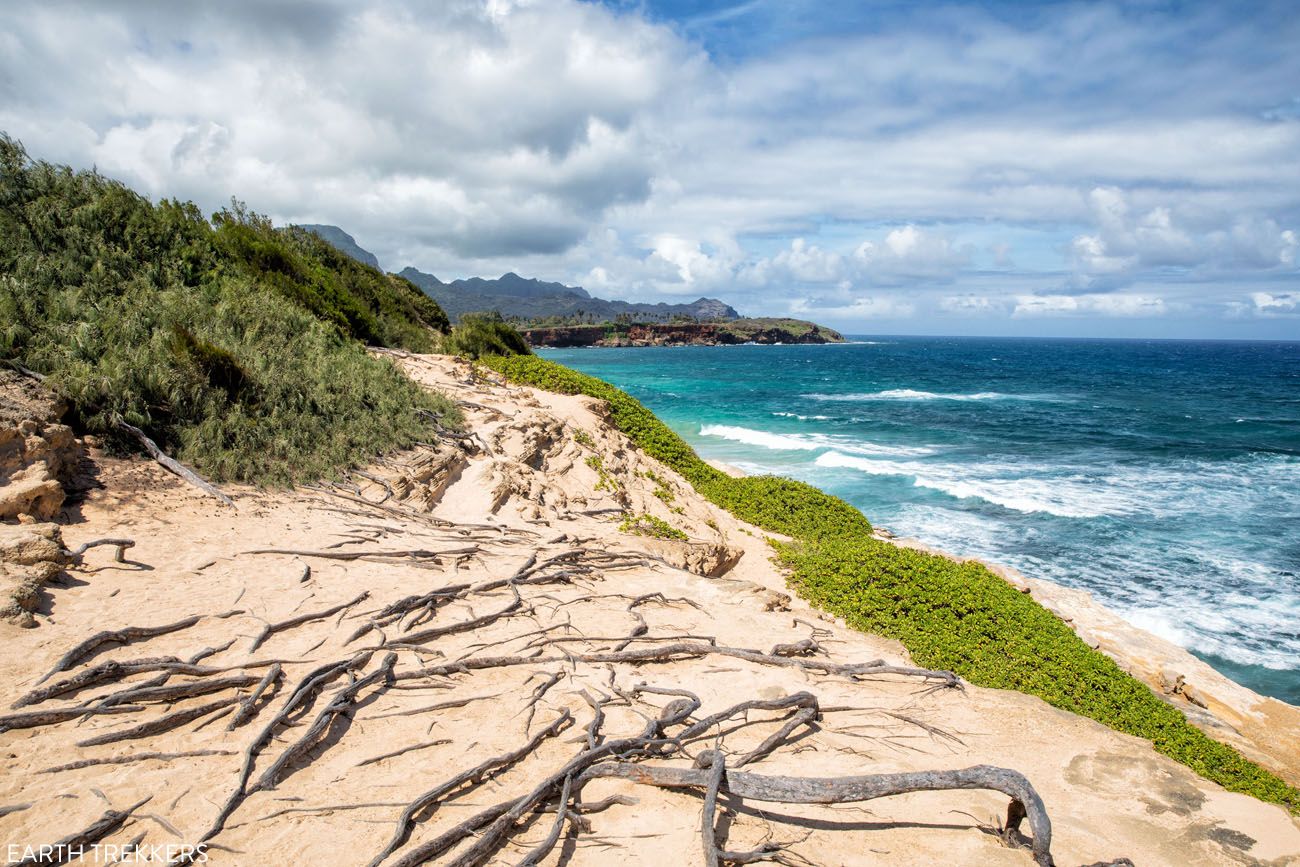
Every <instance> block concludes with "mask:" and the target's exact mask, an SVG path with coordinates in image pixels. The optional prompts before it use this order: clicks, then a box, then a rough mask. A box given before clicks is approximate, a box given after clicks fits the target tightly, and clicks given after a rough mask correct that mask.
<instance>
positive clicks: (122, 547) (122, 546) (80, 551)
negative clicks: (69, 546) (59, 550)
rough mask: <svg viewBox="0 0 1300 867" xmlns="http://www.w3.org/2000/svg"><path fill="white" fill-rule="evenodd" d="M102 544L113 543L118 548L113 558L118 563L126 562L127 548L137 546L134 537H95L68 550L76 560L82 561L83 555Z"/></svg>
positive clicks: (69, 555)
mask: <svg viewBox="0 0 1300 867" xmlns="http://www.w3.org/2000/svg"><path fill="white" fill-rule="evenodd" d="M101 545H112V546H113V547H114V548H116V549H117V550H116V551H115V552H113V560H114V562H117V563H125V562H126V549H127V548H134V547H135V540H134V539H95V540H94V541H91V542H85V543H83V544H81V545H78V546H77V547H76V548H75V549H74V550H70V551H68V552H67V554H68V557H70V558H71V559H72V560H73V561H74V562H77V563H80V562H81V558H82V556H83V555H84V554H85V553H86V552H87V551H89V550H90V549H91V548H98V547H100V546H101Z"/></svg>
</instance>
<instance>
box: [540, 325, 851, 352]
mask: <svg viewBox="0 0 1300 867" xmlns="http://www.w3.org/2000/svg"><path fill="white" fill-rule="evenodd" d="M520 333H521V334H522V335H523V336H524V339H525V340H527V341H528V343H529V345H530V346H537V347H542V346H544V347H551V348H556V349H560V348H568V347H579V346H735V345H738V344H743V343H760V344H823V343H842V342H843V341H844V337H843V335H841V334H840V333H839V332H837V331H834V330H832V329H829V328H826V327H825V326H822V325H817V324H816V323H812V322H803V321H801V320H779V319H778V320H766V319H738V320H732V321H728V322H694V323H638V324H631V325H624V324H617V323H605V324H602V325H563V326H556V327H551V328H521V329H520Z"/></svg>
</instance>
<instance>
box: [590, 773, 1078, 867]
mask: <svg viewBox="0 0 1300 867" xmlns="http://www.w3.org/2000/svg"><path fill="white" fill-rule="evenodd" d="M701 755H703V754H701ZM711 776H712V774H711V773H710V771H708V770H700V769H696V768H673V767H659V766H651V765H647V764H636V763H630V762H609V763H606V764H601V765H596V766H594V767H591V768H588V769H587V770H586V771H584V772H583V774H582V776H581V777H580V778H579V782H580V783H582V782H586V781H588V780H593V779H597V778H601V777H615V778H618V779H622V780H630V781H632V782H634V783H642V784H645V785H651V786H661V787H665V788H699V789H702V788H706V787H707V786H708V785H709V782H710V778H711ZM953 789H991V790H993V791H995V792H1001V793H1003V794H1004V795H1007V796H1008V797H1009V798H1011V804H1010V805H1009V806H1008V808H1007V823H1006V827H1007V829H1008V830H1009V831H1015V830H1016V829H1018V828H1019V827H1020V822H1021V820H1022V819H1025V818H1027V819H1028V820H1029V827H1030V830H1031V831H1032V832H1033V846H1032V850H1033V853H1034V860H1035V861H1036V862H1038V864H1039V865H1041V867H1051V865H1052V864H1053V863H1054V862H1053V861H1052V854H1051V849H1052V823H1051V820H1050V819H1049V818H1048V816H1047V810H1046V808H1045V807H1044V806H1043V801H1042V799H1041V798H1040V797H1039V796H1038V793H1037V792H1036V791H1035V790H1034V787H1033V786H1032V785H1031V784H1030V783H1029V780H1027V779H1025V777H1024V775H1023V774H1020V773H1018V772H1016V771H1012V770H1008V769H1006V768H995V767H991V766H989V765H976V766H975V767H971V768H962V769H960V770H953V771H915V772H911V773H901V774H869V775H866V776H857V777H786V776H762V775H759V774H750V773H743V772H740V771H730V770H728V771H724V774H723V791H726V792H729V793H731V794H733V795H735V796H737V797H740V798H750V799H752V800H755V801H769V802H780V803H784V804H844V803H856V802H861V801H871V800H875V799H876V798H886V797H889V796H891V795H902V794H906V793H908V792H935V791H946V790H953Z"/></svg>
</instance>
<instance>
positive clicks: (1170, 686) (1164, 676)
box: [1160, 668, 1183, 695]
mask: <svg viewBox="0 0 1300 867" xmlns="http://www.w3.org/2000/svg"><path fill="white" fill-rule="evenodd" d="M1182 689H1183V676H1182V675H1181V674H1179V673H1178V672H1176V671H1174V670H1173V669H1172V668H1166V669H1164V670H1162V671H1161V672H1160V691H1161V692H1163V693H1164V694H1165V695H1177V694H1178V693H1179V692H1181V691H1182Z"/></svg>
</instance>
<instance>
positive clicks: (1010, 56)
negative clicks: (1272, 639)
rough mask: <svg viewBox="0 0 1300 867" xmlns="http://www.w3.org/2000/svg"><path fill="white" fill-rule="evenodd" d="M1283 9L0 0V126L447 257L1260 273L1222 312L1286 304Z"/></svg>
mask: <svg viewBox="0 0 1300 867" xmlns="http://www.w3.org/2000/svg"><path fill="white" fill-rule="evenodd" d="M724 19H725V20H724ZM1298 21H1300V19H1297V18H1296V17H1295V16H1294V15H1293V14H1291V10H1290V9H1289V8H1288V7H1287V4H1283V3H1278V4H1257V5H1256V6H1254V7H1252V10H1251V11H1250V12H1249V13H1241V12H1240V11H1233V10H1231V9H1228V8H1227V7H1222V8H1221V7H1220V5H1216V4H1203V5H1194V6H1193V7H1190V8H1185V9H1184V8H1180V9H1179V10H1176V11H1171V10H1168V9H1164V8H1163V7H1159V6H1158V5H1157V6H1150V5H1149V4H1139V6H1138V7H1127V6H1121V5H1112V4H1084V5H1078V4H1066V5H1055V6H1048V7H1045V8H1043V9H1040V10H1038V11H1037V12H1035V13H1034V14H1033V15H1025V16H1020V17H1019V18H1018V19H1014V18H1012V17H1009V16H1005V15H1002V14H994V13H992V12H990V11H988V10H987V9H986V8H985V7H983V6H982V5H976V4H970V3H962V2H958V3H956V4H953V5H951V6H950V7H946V8H945V13H944V16H943V24H942V26H938V24H937V23H936V20H935V16H934V15H933V14H932V13H930V12H929V11H927V10H925V9H923V8H920V7H915V8H914V7H912V6H908V5H906V4H903V5H896V6H889V5H888V4H886V7H879V6H876V5H871V6H869V7H863V6H862V5H861V4H855V3H847V2H846V3H840V4H838V5H835V4H832V6H831V8H830V9H829V11H828V10H826V9H825V8H823V4H822V3H817V4H814V3H813V2H812V0H789V2H788V3H782V4H771V3H761V4H739V5H737V6H736V7H733V8H732V9H730V10H728V13H727V14H726V15H725V16H722V17H718V16H703V17H700V18H695V19H690V20H685V21H677V22H672V21H668V22H662V21H656V20H653V19H652V18H650V17H648V16H647V15H646V14H645V13H644V11H643V7H641V5H640V4H632V3H623V2H617V3H616V2H610V3H607V4H604V5H602V4H599V3H586V2H578V0H447V2H440V3H415V2H411V0H378V2H375V3H367V4H357V3H352V2H346V0H263V2H257V3H252V2H234V3H231V2H217V0H196V2H192V3H183V4H182V3H174V2H167V0H137V2H133V3H122V4H85V3H74V2H71V0H48V2H42V3H39V4H27V5H26V6H22V5H20V4H7V5H4V6H0V24H3V27H0V128H2V129H5V130H7V131H8V132H10V133H12V134H14V135H15V136H17V137H18V138H20V139H22V140H23V141H24V143H25V144H26V145H27V146H28V148H29V150H30V151H31V152H32V153H33V154H35V155H37V156H41V157H45V158H49V159H52V160H55V161H59V162H68V163H71V164H73V165H75V166H78V167H90V166H92V165H95V166H98V167H99V168H100V169H101V170H102V171H104V172H106V173H108V174H110V175H114V176H118V177H121V178H122V179H124V180H126V181H127V182H128V183H131V184H132V185H134V186H137V187H138V188H140V189H142V190H143V191H145V192H147V193H149V194H150V195H153V196H163V195H168V196H179V197H182V198H193V199H195V200H197V201H198V202H199V203H200V204H201V205H202V206H203V207H205V208H207V209H215V208H216V207H220V206H221V205H222V204H223V203H224V202H225V201H227V200H228V199H229V197H230V196H231V195H238V196H240V197H242V198H244V199H246V200H247V201H248V203H249V205H250V206H252V207H253V208H255V209H257V210H260V211H263V212H267V213H270V214H271V215H272V216H273V217H275V218H276V219H278V220H281V221H301V222H326V223H337V224H339V225H341V226H343V227H344V228H346V229H347V230H348V231H349V232H351V233H352V234H353V235H354V236H356V237H357V238H358V240H359V241H360V242H361V243H362V245H363V246H366V247H367V248H369V249H373V250H374V251H375V252H376V253H377V254H378V255H379V256H380V260H381V262H383V264H385V265H386V266H388V267H390V268H393V269H397V268H400V267H402V266H404V265H407V264H413V265H416V266H417V267H420V268H422V269H423V270H430V271H434V272H435V273H438V274H439V275H440V276H445V277H448V278H454V277H457V276H464V275H466V274H482V275H489V276H495V274H499V273H501V272H503V271H506V270H516V271H520V272H522V273H528V274H533V275H537V276H540V277H544V278H547V279H558V280H563V281H566V282H569V283H580V284H585V285H587V286H588V288H591V289H595V290H599V291H601V292H602V293H603V294H606V295H611V296H616V297H625V298H627V297H640V298H649V299H653V298H655V297H660V296H662V297H669V296H682V295H700V294H710V295H719V296H722V297H724V298H726V299H727V300H729V301H731V302H732V303H735V304H736V305H737V306H742V307H744V308H745V309H747V310H749V311H750V312H754V313H760V312H766V311H769V310H770V311H777V310H785V309H788V310H790V312H794V308H795V307H796V306H798V305H800V304H802V305H803V307H804V309H806V310H807V311H810V315H811V312H812V311H820V313H819V314H818V315H824V316H827V317H830V318H833V319H837V320H838V321H844V322H851V321H852V320H854V319H855V318H856V319H862V320H867V319H878V318H881V317H899V316H904V315H912V316H916V317H918V318H920V317H922V316H940V317H941V316H948V317H952V318H953V319H954V320H956V319H957V318H958V317H961V318H964V319H967V320H977V319H979V318H981V317H1006V316H1009V315H1011V316H1015V317H1019V318H1030V319H1032V318H1034V317H1042V316H1071V317H1076V318H1085V317H1117V316H1128V317H1138V318H1141V317H1153V316H1159V315H1164V316H1166V317H1168V316H1171V315H1173V314H1175V313H1179V312H1180V311H1185V310H1186V309H1188V305H1183V304H1182V301H1181V300H1180V299H1181V298H1183V296H1185V295H1187V294H1188V293H1190V292H1193V291H1197V290H1195V289H1194V288H1192V289H1189V288H1188V287H1189V286H1193V287H1194V286H1196V285H1202V286H1204V285H1209V284H1210V283H1212V282H1215V281H1218V282H1221V283H1230V282H1233V281H1236V283H1237V285H1242V284H1243V283H1245V282H1249V281H1253V282H1251V283H1250V285H1249V286H1247V288H1246V289H1237V290H1234V291H1235V292H1236V295H1235V299H1236V300H1235V301H1233V300H1229V299H1225V298H1220V297H1219V296H1218V295H1215V298H1216V299H1217V300H1216V301H1215V302H1214V303H1215V304H1216V305H1217V307H1216V308H1215V309H1216V310H1218V311H1219V312H1222V310H1224V309H1232V310H1237V308H1236V307H1231V305H1232V304H1233V303H1236V304H1240V305H1243V306H1242V307H1241V310H1247V311H1249V313H1250V315H1251V317H1253V318H1254V319H1259V320H1262V319H1264V318H1269V317H1272V318H1280V317H1282V316H1283V315H1290V314H1289V313H1288V312H1287V311H1288V310H1289V309H1290V308H1285V304H1286V303H1287V301H1288V299H1290V298H1291V297H1292V295H1291V294H1289V293H1288V291H1287V289H1286V285H1287V282H1288V281H1293V280H1294V277H1295V275H1296V269H1297V267H1298V266H1300V238H1298V236H1297V229H1300V226H1298V225H1297V223H1298V221H1300V185H1297V184H1296V183H1295V178H1296V177H1297V176H1300V123H1297V120H1296V113H1295V112H1294V111H1293V110H1292V109H1293V108H1294V101H1295V93H1294V82H1295V81H1296V80H1300V52H1294V51H1287V50H1284V49H1285V48H1287V47H1289V46H1290V45H1293V44H1295V43H1296V41H1297V39H1300V23H1297V22H1298ZM763 22H766V23H763ZM788 33H793V34H795V35H796V36H799V37H800V38H791V39H790V40H789V41H784V42H783V41H781V40H782V39H784V38H785V36H783V34H788ZM736 34H740V35H739V36H737V35H736ZM759 37H761V38H759ZM1193 55H1194V56H1195V57H1196V62H1194V63H1189V62H1188V58H1189V57H1190V56H1193ZM1262 56H1268V57H1269V62H1268V63H1261V62H1259V61H1258V58H1260V57H1262ZM719 58H723V60H722V61H720V60H719ZM990 274H994V275H995V277H996V279H990V277H989V275H990ZM1266 280H1267V281H1273V282H1262V281H1266ZM1139 286H1140V287H1141V288H1140V290H1139V289H1138V288H1136V287H1139ZM1279 286H1281V287H1282V288H1278V287H1279ZM1250 290H1258V291H1257V294H1262V295H1265V296H1267V298H1268V299H1274V300H1266V301H1264V302H1262V303H1257V302H1256V301H1255V300H1253V297H1252V296H1250V295H1249V294H1248V293H1249V291H1250ZM1202 291H1204V290H1202ZM1216 291H1217V290H1216ZM1206 297H1209V293H1208V292H1207V293H1206ZM1107 298H1109V299H1111V300H1105V299H1107ZM1276 299H1282V300H1281V301H1280V302H1279V301H1277V300H1276ZM1279 304H1281V305H1282V307H1280V308H1279V307H1278V305H1279ZM1161 305H1163V309H1162V307H1161ZM1191 306H1192V307H1195V309H1197V310H1200V311H1202V313H1201V314H1199V315H1206V316H1208V315H1211V314H1210V313H1208V312H1205V311H1207V310H1208V309H1209V308H1208V307H1207V306H1206V305H1205V304H1201V305H1200V306H1197V305H1194V304H1193V305H1191ZM1270 311H1271V312H1270ZM1214 315H1218V314H1214Z"/></svg>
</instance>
